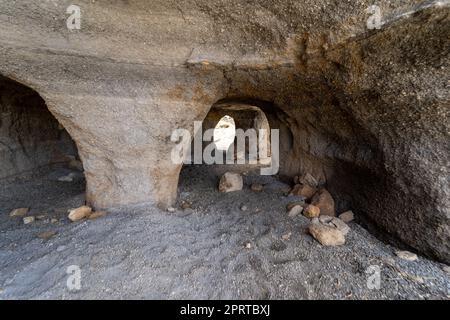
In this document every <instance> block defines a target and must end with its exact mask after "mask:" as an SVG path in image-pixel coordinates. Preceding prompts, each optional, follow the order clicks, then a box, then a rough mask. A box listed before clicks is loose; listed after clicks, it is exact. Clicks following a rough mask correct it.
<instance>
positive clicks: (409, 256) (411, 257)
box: [395, 250, 417, 261]
mask: <svg viewBox="0 0 450 320" xmlns="http://www.w3.org/2000/svg"><path fill="white" fill-rule="evenodd" d="M395 255H396V256H397V257H399V258H400V259H403V260H407V261H416V260H417V254H415V253H412V252H409V251H406V250H398V251H395Z"/></svg>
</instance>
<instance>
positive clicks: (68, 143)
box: [0, 76, 81, 179]
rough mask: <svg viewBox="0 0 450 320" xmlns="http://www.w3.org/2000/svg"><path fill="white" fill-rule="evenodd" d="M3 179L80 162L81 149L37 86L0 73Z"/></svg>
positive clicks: (75, 164) (0, 148) (0, 151)
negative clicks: (53, 112)
mask: <svg viewBox="0 0 450 320" xmlns="http://www.w3.org/2000/svg"><path fill="white" fill-rule="evenodd" d="M0 113H1V118H0V179H2V178H9V177H13V176H16V175H19V174H22V173H26V172H30V171H33V170H37V169H39V168H43V167H46V166H50V165H55V164H66V165H69V164H71V165H73V166H78V167H79V168H80V169H81V162H79V157H78V151H77V147H76V145H75V143H74V142H73V140H72V139H71V137H70V135H69V134H68V133H67V131H66V130H65V129H64V128H63V127H62V126H61V125H60V124H59V123H58V121H57V120H56V119H55V117H54V116H53V115H52V114H51V113H50V111H49V110H48V109H47V106H46V105H45V101H44V100H43V99H42V98H41V97H40V96H39V94H38V93H36V92H35V91H34V90H32V89H30V88H28V87H26V86H24V85H21V84H19V83H17V82H15V81H13V80H10V79H8V78H5V77H2V76H0Z"/></svg>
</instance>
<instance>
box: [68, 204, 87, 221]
mask: <svg viewBox="0 0 450 320" xmlns="http://www.w3.org/2000/svg"><path fill="white" fill-rule="evenodd" d="M91 213H92V209H91V208H90V207H88V206H81V207H79V208H76V209H72V210H70V211H69V216H68V218H69V219H70V220H71V221H78V220H81V219H84V218H87V217H89V216H90V215H91Z"/></svg>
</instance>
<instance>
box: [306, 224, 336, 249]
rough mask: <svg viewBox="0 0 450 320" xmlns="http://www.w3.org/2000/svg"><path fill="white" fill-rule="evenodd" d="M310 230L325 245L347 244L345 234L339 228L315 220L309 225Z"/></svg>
mask: <svg viewBox="0 0 450 320" xmlns="http://www.w3.org/2000/svg"><path fill="white" fill-rule="evenodd" d="M308 231H309V233H310V234H311V235H312V236H313V237H314V239H316V240H317V241H319V242H320V244H321V245H323V246H340V245H343V244H345V236H344V234H343V233H342V232H341V231H339V230H338V229H337V228H333V227H329V226H326V225H324V224H321V223H318V222H313V223H311V224H310V225H309V227H308Z"/></svg>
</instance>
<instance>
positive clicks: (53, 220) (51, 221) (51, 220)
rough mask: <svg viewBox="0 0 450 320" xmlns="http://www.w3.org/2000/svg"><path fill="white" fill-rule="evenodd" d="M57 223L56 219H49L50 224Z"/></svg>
mask: <svg viewBox="0 0 450 320" xmlns="http://www.w3.org/2000/svg"><path fill="white" fill-rule="evenodd" d="M57 222H58V219H56V218H52V219H50V223H57Z"/></svg>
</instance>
